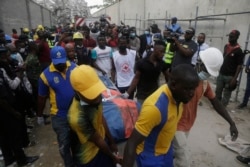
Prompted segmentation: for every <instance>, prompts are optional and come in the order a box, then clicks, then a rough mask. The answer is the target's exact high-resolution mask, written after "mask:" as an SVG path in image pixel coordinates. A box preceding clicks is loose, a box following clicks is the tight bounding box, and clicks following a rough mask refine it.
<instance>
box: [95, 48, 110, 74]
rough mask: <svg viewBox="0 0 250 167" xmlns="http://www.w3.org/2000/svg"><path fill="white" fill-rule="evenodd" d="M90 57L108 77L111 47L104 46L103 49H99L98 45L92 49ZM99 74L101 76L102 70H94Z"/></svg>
mask: <svg viewBox="0 0 250 167" xmlns="http://www.w3.org/2000/svg"><path fill="white" fill-rule="evenodd" d="M92 58H93V59H95V60H96V64H97V65H98V66H99V67H100V68H101V69H102V70H104V71H105V72H106V73H107V75H108V77H111V67H112V66H111V58H112V48H111V47H109V46H106V47H105V49H100V48H99V46H97V47H95V48H94V49H93V50H92ZM96 72H97V74H98V75H99V76H102V72H101V71H99V70H96Z"/></svg>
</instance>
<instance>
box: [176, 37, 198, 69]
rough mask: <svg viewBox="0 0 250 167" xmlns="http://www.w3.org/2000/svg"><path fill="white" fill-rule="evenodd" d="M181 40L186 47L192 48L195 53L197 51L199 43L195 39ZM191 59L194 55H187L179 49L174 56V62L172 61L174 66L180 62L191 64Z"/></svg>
mask: <svg viewBox="0 0 250 167" xmlns="http://www.w3.org/2000/svg"><path fill="white" fill-rule="evenodd" d="M179 42H180V44H181V45H182V46H183V47H184V48H188V49H190V50H192V51H193V54H194V53H195V52H196V51H197V44H196V43H195V42H194V41H193V40H190V41H186V40H184V39H181V40H179ZM191 60H192V56H189V57H187V56H185V55H183V54H182V53H181V52H180V51H179V50H176V52H175V55H174V58H173V62H172V68H173V67H175V66H177V65H179V64H190V65H191Z"/></svg>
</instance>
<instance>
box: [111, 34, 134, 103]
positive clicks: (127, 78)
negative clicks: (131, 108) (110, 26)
mask: <svg viewBox="0 0 250 167" xmlns="http://www.w3.org/2000/svg"><path fill="white" fill-rule="evenodd" d="M127 46H128V39H127V38H126V36H121V37H120V38H119V39H118V50H117V51H115V52H114V53H113V59H112V70H111V79H112V81H113V82H114V83H115V76H116V79H117V80H116V84H117V88H118V89H119V91H120V92H121V93H125V92H126V91H127V90H128V88H129V86H130V84H131V82H132V80H133V78H134V75H135V74H134V65H135V60H136V51H135V50H131V49H128V48H127ZM128 98H129V99H133V98H134V92H131V93H130V95H129V97H128Z"/></svg>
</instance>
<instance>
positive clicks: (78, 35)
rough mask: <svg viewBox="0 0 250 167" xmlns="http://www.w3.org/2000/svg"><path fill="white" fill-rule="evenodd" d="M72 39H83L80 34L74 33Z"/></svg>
mask: <svg viewBox="0 0 250 167" xmlns="http://www.w3.org/2000/svg"><path fill="white" fill-rule="evenodd" d="M73 39H83V35H82V33H80V32H75V33H74V35H73Z"/></svg>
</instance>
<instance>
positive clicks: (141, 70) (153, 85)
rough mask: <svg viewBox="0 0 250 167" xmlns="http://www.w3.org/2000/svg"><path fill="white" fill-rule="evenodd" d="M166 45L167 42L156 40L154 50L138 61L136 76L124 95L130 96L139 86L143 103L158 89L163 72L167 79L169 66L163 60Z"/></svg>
mask: <svg viewBox="0 0 250 167" xmlns="http://www.w3.org/2000/svg"><path fill="white" fill-rule="evenodd" d="M165 47H166V44H165V42H163V41H157V42H155V45H154V51H153V52H152V53H151V54H150V55H149V56H146V57H145V58H143V59H141V60H139V61H138V62H137V63H136V66H135V76H134V78H133V80H132V83H131V85H130V87H129V89H128V90H127V92H126V93H124V94H123V96H124V97H128V96H129V95H130V93H131V92H133V91H134V90H135V89H136V88H137V92H136V97H137V101H139V102H140V103H141V104H142V103H143V102H144V100H145V99H146V98H147V97H148V96H149V95H150V94H152V93H153V92H154V91H155V90H156V89H158V87H159V76H160V74H161V72H162V73H163V75H164V76H165V79H167V66H166V65H165V63H164V62H163V60H162V58H163V56H164V53H165Z"/></svg>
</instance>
